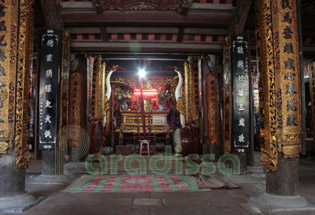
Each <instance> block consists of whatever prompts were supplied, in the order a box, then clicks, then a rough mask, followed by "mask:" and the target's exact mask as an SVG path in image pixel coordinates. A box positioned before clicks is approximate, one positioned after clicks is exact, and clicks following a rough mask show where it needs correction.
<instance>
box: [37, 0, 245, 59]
mask: <svg viewBox="0 0 315 215" xmlns="http://www.w3.org/2000/svg"><path fill="white" fill-rule="evenodd" d="M38 1H39V2H40V3H41V4H40V6H41V10H42V13H43V14H45V15H44V16H43V17H42V18H43V19H44V20H45V26H47V27H51V28H62V27H64V29H65V30H66V31H68V32H70V34H71V49H72V51H77V52H96V53H106V52H120V53H122V52H125V53H129V54H137V53H168V54H175V53H177V54H185V55H187V54H194V53H198V54H200V53H221V51H222V49H223V43H224V38H225V36H227V35H228V34H229V32H231V31H232V32H233V31H234V32H235V31H243V29H244V25H245V21H246V18H247V14H248V11H249V8H250V5H251V0H238V1H237V3H236V2H235V0H194V1H193V2H192V3H191V5H190V6H189V7H187V8H184V10H182V11H181V12H178V11H174V10H163V11H161V10H104V9H103V8H102V7H100V6H98V5H96V6H95V4H93V2H92V0H91V1H90V0H38ZM93 1H95V0H93ZM181 1H182V0H181ZM188 1H189V0H188Z"/></svg>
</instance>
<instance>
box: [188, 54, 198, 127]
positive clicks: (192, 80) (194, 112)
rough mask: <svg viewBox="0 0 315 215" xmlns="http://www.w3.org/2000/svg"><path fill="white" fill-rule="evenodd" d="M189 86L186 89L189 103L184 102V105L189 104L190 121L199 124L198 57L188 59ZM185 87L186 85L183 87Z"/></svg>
mask: <svg viewBox="0 0 315 215" xmlns="http://www.w3.org/2000/svg"><path fill="white" fill-rule="evenodd" d="M188 60H189V70H190V73H189V74H190V77H189V84H188V85H187V87H188V88H189V91H190V95H189V101H186V104H189V105H190V106H191V107H190V112H189V113H190V120H192V121H194V122H195V123H197V124H199V115H200V103H199V80H198V79H199V78H198V77H199V66H198V64H199V60H200V58H199V57H196V56H193V57H189V58H188ZM185 87H186V85H185Z"/></svg>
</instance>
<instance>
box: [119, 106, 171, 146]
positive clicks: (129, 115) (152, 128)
mask: <svg viewBox="0 0 315 215" xmlns="http://www.w3.org/2000/svg"><path fill="white" fill-rule="evenodd" d="M169 113H170V110H166V111H150V112H145V113H144V116H145V129H146V136H145V137H144V135H143V134H144V130H143V122H142V117H143V114H142V113H140V112H139V111H128V110H127V111H125V110H121V111H120V114H121V118H122V122H121V124H120V127H118V128H116V130H115V132H116V133H119V144H120V145H122V144H124V140H130V139H132V138H133V140H134V141H133V142H134V144H136V140H138V139H142V138H146V139H151V140H152V142H153V143H154V144H156V140H157V136H164V138H165V144H166V145H168V144H169V139H170V133H171V132H173V129H172V128H171V127H170V125H169V124H168V123H167V116H168V115H169Z"/></svg>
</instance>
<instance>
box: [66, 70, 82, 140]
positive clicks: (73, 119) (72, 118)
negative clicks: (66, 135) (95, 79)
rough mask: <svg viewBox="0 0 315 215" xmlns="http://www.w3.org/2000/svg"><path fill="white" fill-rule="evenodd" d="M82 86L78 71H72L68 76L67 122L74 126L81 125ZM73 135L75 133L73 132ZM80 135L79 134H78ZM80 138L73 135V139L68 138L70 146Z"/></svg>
mask: <svg viewBox="0 0 315 215" xmlns="http://www.w3.org/2000/svg"><path fill="white" fill-rule="evenodd" d="M82 86H83V77H82V75H81V74H79V73H73V74H72V75H71V77H70V109H69V124H70V125H74V126H79V127H82V123H84V122H82V115H83V111H85V110H82V109H81V107H82V99H83V98H82V96H83V95H82V92H83V89H82ZM73 135H75V134H73ZM78 135H80V134H78ZM79 139H80V138H76V137H73V140H71V138H70V143H69V144H70V146H78V144H79V142H77V141H75V140H79Z"/></svg>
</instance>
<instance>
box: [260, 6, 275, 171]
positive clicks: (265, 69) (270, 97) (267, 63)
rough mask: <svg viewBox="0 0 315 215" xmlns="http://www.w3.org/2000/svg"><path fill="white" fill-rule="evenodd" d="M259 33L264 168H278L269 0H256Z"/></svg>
mask: <svg viewBox="0 0 315 215" xmlns="http://www.w3.org/2000/svg"><path fill="white" fill-rule="evenodd" d="M256 4H257V5H256V6H257V9H258V13H259V15H258V22H259V35H260V54H261V55H260V81H259V104H260V106H259V116H260V125H261V133H260V135H261V140H260V145H261V152H262V153H261V157H260V163H261V165H262V167H263V169H264V170H266V171H275V170H277V163H278V150H277V138H276V133H277V128H276V125H277V121H276V119H277V118H276V117H277V116H276V89H275V78H276V77H275V68H274V66H275V63H274V50H273V29H272V22H271V3H270V1H263V0H257V1H256Z"/></svg>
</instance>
